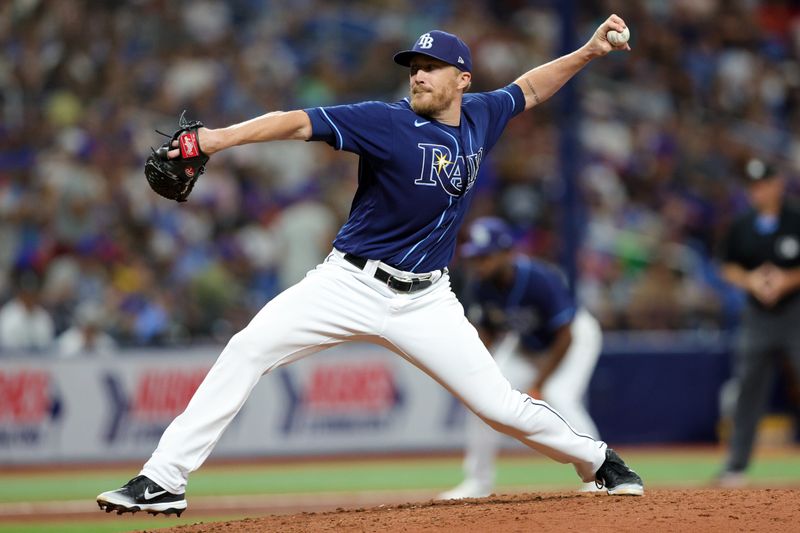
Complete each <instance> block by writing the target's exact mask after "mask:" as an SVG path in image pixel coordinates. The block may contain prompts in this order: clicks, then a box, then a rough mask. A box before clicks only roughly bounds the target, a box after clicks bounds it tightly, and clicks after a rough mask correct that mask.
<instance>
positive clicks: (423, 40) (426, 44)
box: [417, 33, 433, 50]
mask: <svg viewBox="0 0 800 533" xmlns="http://www.w3.org/2000/svg"><path fill="white" fill-rule="evenodd" d="M417 46H419V47H420V48H422V49H424V50H427V49H428V48H432V47H433V37H431V34H430V33H423V34H422V35H420V37H419V41H417Z"/></svg>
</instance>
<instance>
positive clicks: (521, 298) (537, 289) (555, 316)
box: [471, 256, 575, 351]
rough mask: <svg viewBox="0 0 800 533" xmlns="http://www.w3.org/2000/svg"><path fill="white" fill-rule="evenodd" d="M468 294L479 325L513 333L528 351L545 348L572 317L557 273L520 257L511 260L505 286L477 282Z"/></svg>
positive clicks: (571, 307)
mask: <svg viewBox="0 0 800 533" xmlns="http://www.w3.org/2000/svg"><path fill="white" fill-rule="evenodd" d="M471 293H472V298H473V299H474V303H475V304H476V305H477V306H479V309H480V316H479V318H478V320H477V321H478V322H479V323H480V325H482V326H485V327H488V328H489V329H491V330H493V331H495V332H498V331H503V332H504V331H516V332H517V333H519V335H520V341H521V343H522V345H523V347H524V348H526V349H527V350H530V351H539V350H545V349H547V348H548V347H549V346H550V344H552V342H553V340H554V339H555V333H556V331H558V329H559V328H560V327H562V326H563V325H565V324H568V323H570V322H572V319H573V317H574V316H575V302H574V300H573V299H572V296H571V295H570V292H569V289H568V288H567V284H566V282H565V280H564V277H563V276H562V275H561V273H560V272H559V271H558V270H556V269H555V268H554V267H552V266H550V265H548V264H546V263H543V262H541V261H536V260H533V259H530V258H527V257H523V256H520V257H517V258H515V260H514V280H513V282H512V283H511V284H510V285H509V286H507V287H502V288H501V287H498V286H497V285H496V284H495V283H494V282H491V281H484V282H478V283H476V285H475V287H474V288H473V289H472V291H471Z"/></svg>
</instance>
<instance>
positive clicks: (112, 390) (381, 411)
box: [0, 344, 465, 464]
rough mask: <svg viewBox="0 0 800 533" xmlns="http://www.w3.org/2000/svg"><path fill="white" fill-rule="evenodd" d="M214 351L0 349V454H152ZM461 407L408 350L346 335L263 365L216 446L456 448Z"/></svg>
mask: <svg viewBox="0 0 800 533" xmlns="http://www.w3.org/2000/svg"><path fill="white" fill-rule="evenodd" d="M219 351H220V348H218V347H206V348H192V349H181V350H172V351H170V350H157V351H152V350H150V351H143V352H139V353H133V352H131V353H123V354H122V355H120V356H118V357H116V358H109V359H102V360H94V359H86V358H84V359H74V360H54V359H46V358H41V357H38V358H27V359H25V358H13V359H0V464H22V463H42V462H69V461H118V460H127V459H145V458H147V457H148V456H149V455H150V453H151V452H152V451H153V449H154V448H155V446H156V445H157V443H158V439H159V437H160V436H161V433H162V432H163V431H164V428H165V427H166V426H167V425H168V424H169V423H170V422H171V421H172V419H173V418H174V417H175V416H176V415H177V414H179V413H180V412H181V411H182V410H183V408H184V407H185V406H186V404H187V403H188V401H189V399H190V398H191V395H192V393H193V392H194V390H195V389H196V388H197V386H198V385H199V384H200V382H201V381H202V379H203V378H204V376H205V374H206V373H207V372H208V369H209V368H210V367H211V365H212V364H213V362H214V360H215V359H216V357H217V355H218V353H219ZM464 412H465V411H464V409H463V407H461V405H460V404H459V403H458V402H457V401H456V400H455V399H454V398H453V397H452V396H451V395H450V394H449V393H448V392H447V391H445V390H444V389H443V388H442V387H441V386H440V385H438V384H437V383H436V382H435V381H433V380H432V379H431V378H430V377H428V376H427V375H425V374H424V373H422V372H421V371H420V370H418V369H417V368H415V367H413V366H412V365H411V364H410V363H408V362H407V361H405V360H403V359H402V358H400V357H398V356H396V355H394V354H392V353H391V352H389V351H387V350H385V349H383V348H381V347H378V346H373V345H370V344H351V345H346V346H342V347H337V348H333V349H330V350H327V351H324V352H321V353H318V354H316V355H313V356H311V357H308V358H306V359H303V360H301V361H298V362H296V363H293V364H291V365H288V366H286V367H283V368H280V369H278V370H275V371H274V372H272V373H271V374H268V375H267V376H264V377H263V378H262V379H261V381H260V382H259V384H258V385H257V386H256V388H255V389H254V391H253V393H252V395H251V396H250V398H249V400H248V401H247V403H246V404H245V405H244V407H243V408H242V410H241V411H240V412H239V414H238V416H237V417H236V418H235V419H234V421H233V422H232V424H231V425H230V427H229V428H228V430H227V431H226V432H225V434H224V435H223V437H222V439H221V440H220V442H219V443H218V445H217V447H216V448H215V451H214V452H213V454H212V456H211V457H212V458H221V457H258V456H270V455H274V456H280V455H294V454H304V455H313V454H336V453H354V452H356V453H357V452H364V453H368V452H385V451H392V452H394V451H397V452H403V451H422V450H436V449H453V448H458V447H460V446H461V444H462V443H463V419H464Z"/></svg>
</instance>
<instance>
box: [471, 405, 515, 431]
mask: <svg viewBox="0 0 800 533" xmlns="http://www.w3.org/2000/svg"><path fill="white" fill-rule="evenodd" d="M519 401H523V400H522V398H520V399H519ZM521 412H522V408H521V407H520V406H518V405H515V403H512V402H492V403H484V404H482V405H481V406H480V407H479V408H477V409H475V413H476V414H477V415H478V416H479V417H480V418H481V419H482V420H483V421H484V422H486V423H487V424H488V425H489V426H491V427H492V428H494V429H496V430H497V431H501V432H506V430H507V429H508V428H515V427H517V426H519V421H520V413H521Z"/></svg>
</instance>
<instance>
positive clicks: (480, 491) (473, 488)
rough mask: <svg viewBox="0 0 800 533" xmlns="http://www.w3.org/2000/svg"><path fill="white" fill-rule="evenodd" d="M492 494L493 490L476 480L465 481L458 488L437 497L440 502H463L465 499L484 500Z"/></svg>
mask: <svg viewBox="0 0 800 533" xmlns="http://www.w3.org/2000/svg"><path fill="white" fill-rule="evenodd" d="M491 493H492V489H491V488H488V487H486V486H485V485H483V484H482V483H480V482H478V481H475V480H474V479H465V480H464V481H462V482H461V483H460V484H459V485H457V486H456V487H454V488H452V489H450V490H447V491H445V492H443V493H441V494H439V496H437V497H436V499H438V500H462V499H464V498H484V497H486V496H489V495H490V494H491Z"/></svg>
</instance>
